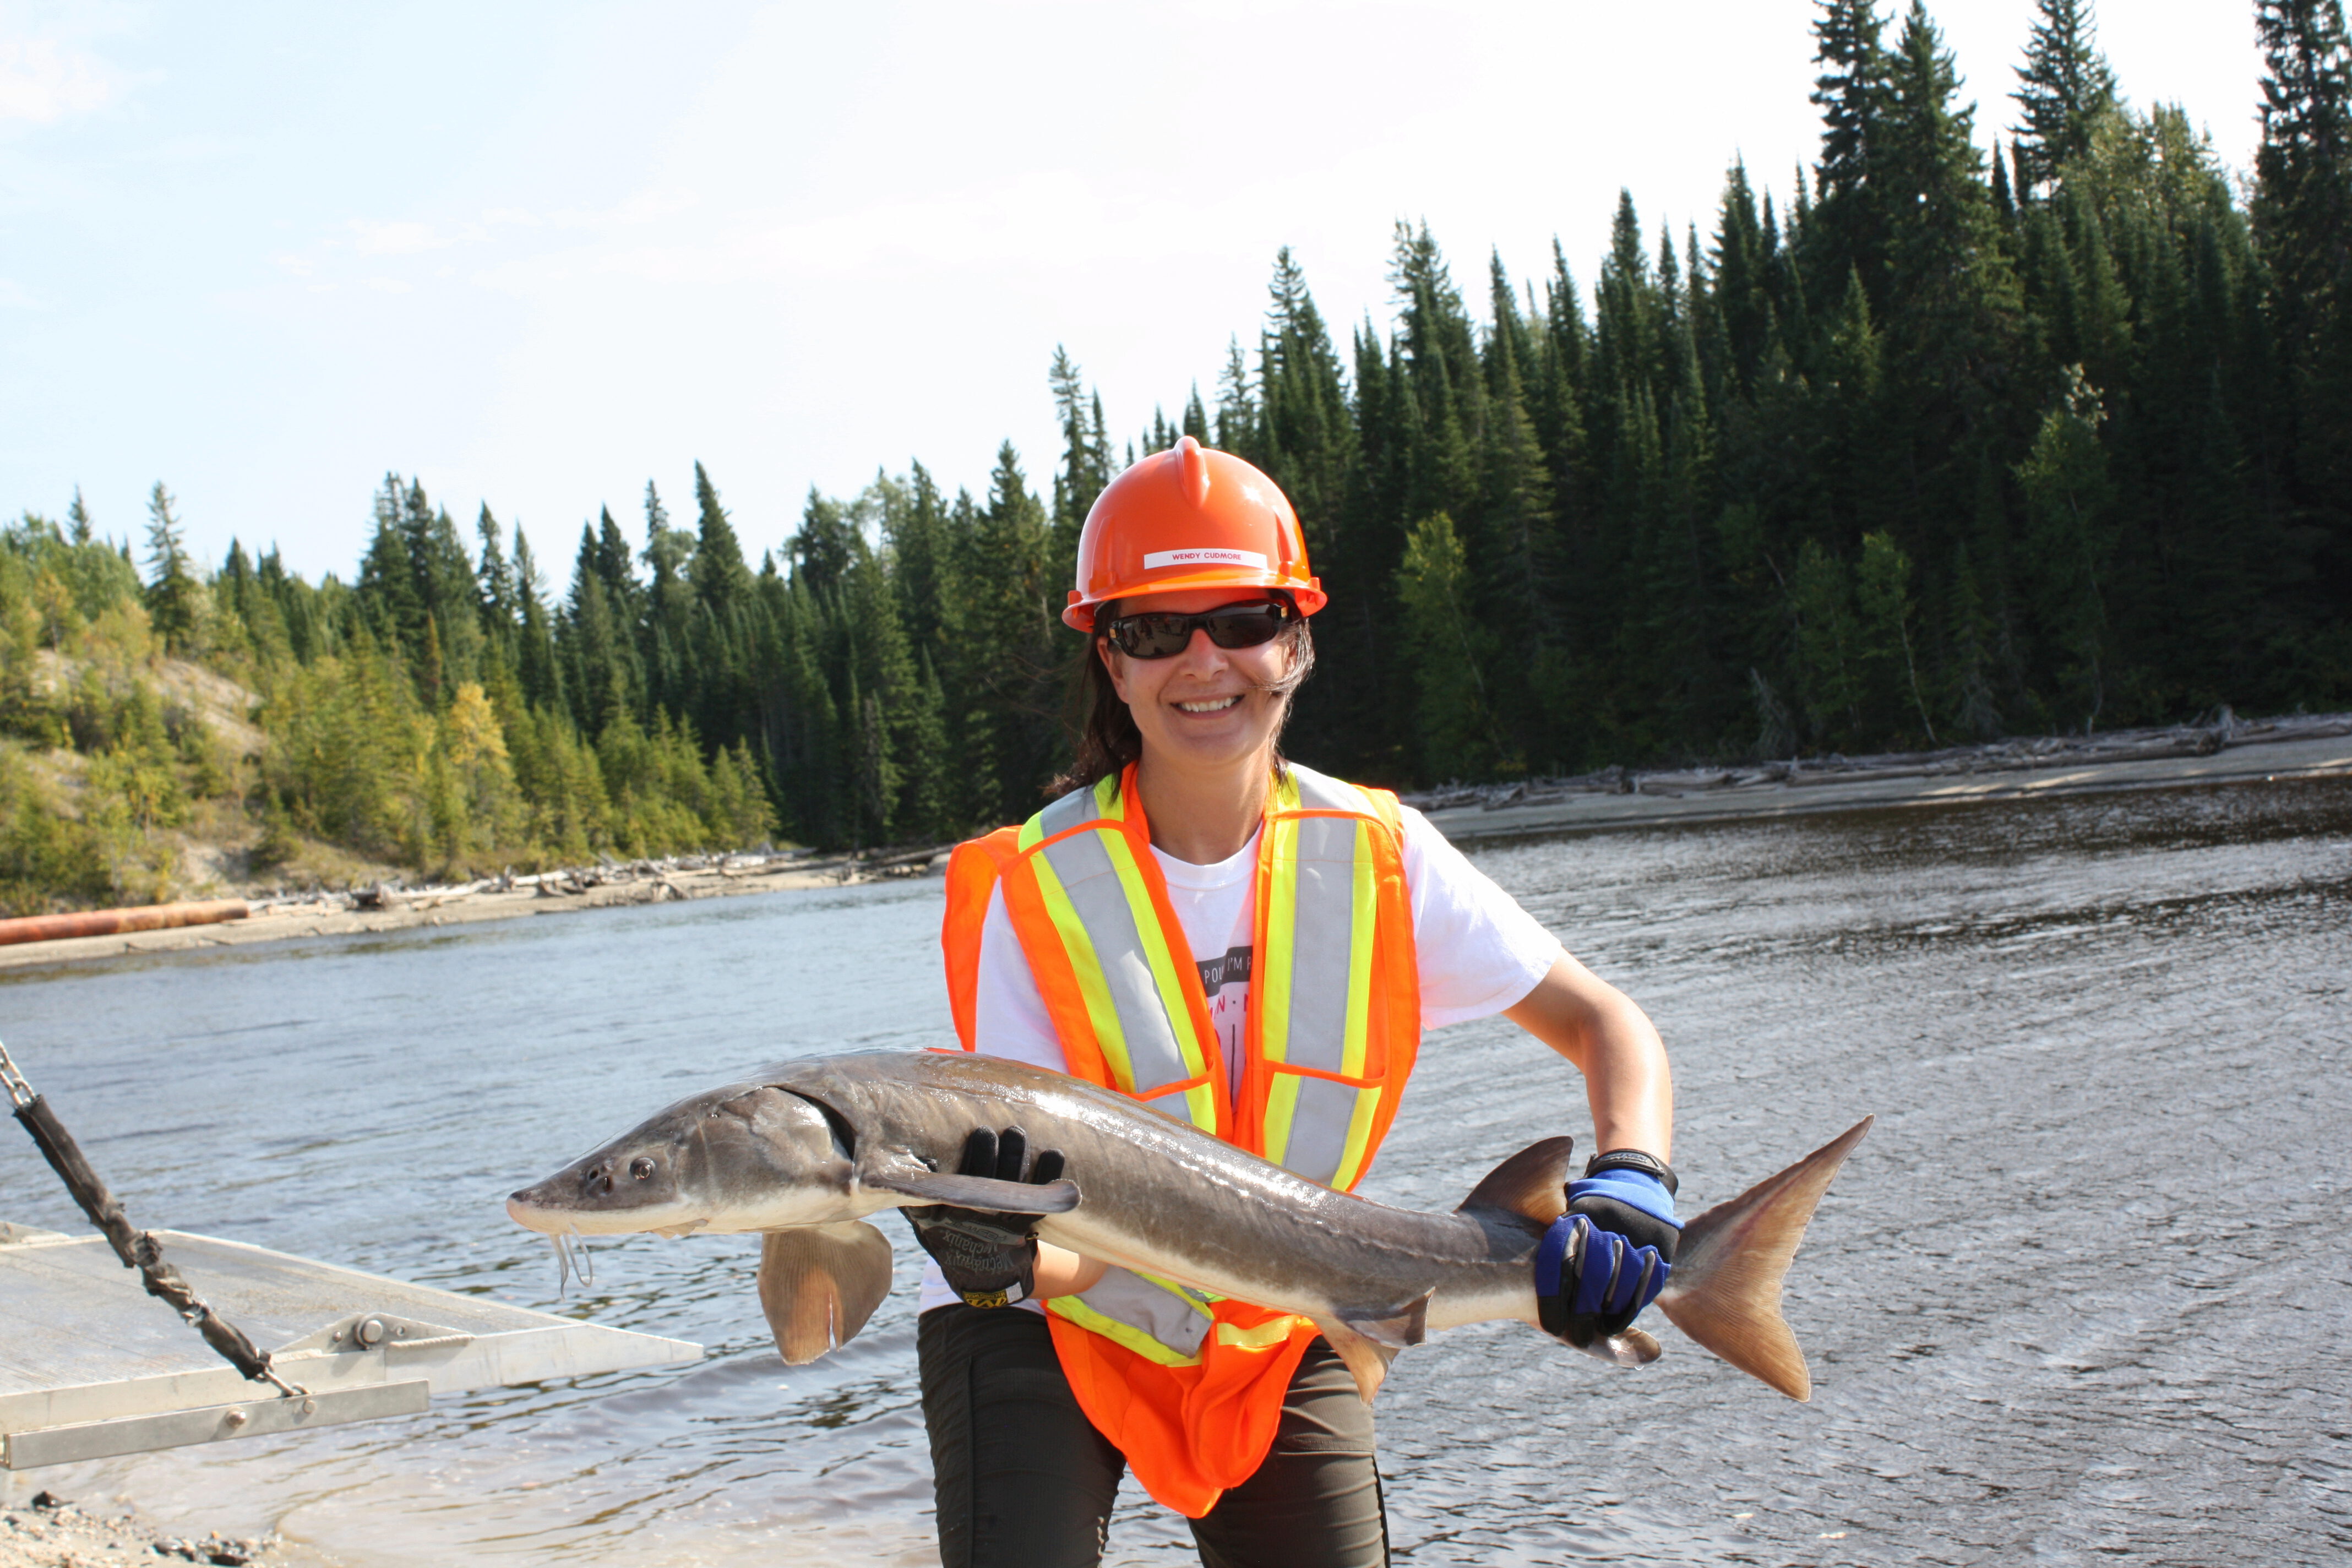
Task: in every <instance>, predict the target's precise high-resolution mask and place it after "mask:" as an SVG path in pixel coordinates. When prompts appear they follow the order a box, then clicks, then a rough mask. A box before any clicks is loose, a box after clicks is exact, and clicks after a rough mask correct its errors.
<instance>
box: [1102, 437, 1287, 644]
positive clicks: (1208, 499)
mask: <svg viewBox="0 0 2352 1568" xmlns="http://www.w3.org/2000/svg"><path fill="white" fill-rule="evenodd" d="M1193 588H1276V589H1280V590H1281V591H1282V592H1284V593H1286V594H1288V595H1290V596H1291V597H1292V598H1293V599H1295V600H1297V604H1298V613H1299V614H1300V615H1302V616H1311V615H1313V614H1314V613H1315V612H1316V611H1318V610H1319V609H1321V608H1322V607H1323V605H1324V603H1325V601H1326V600H1327V599H1328V597H1329V595H1327V594H1325V593H1324V592H1323V586H1322V584H1321V583H1320V581H1318V579H1317V578H1315V577H1313V576H1311V575H1309V574H1308V573H1307V539H1306V536H1305V535H1304V534H1303V533H1301V532H1300V531H1299V528H1298V514H1297V512H1295V511H1293V510H1291V509H1290V501H1289V499H1288V498H1287V497H1286V496H1285V495H1284V494H1283V493H1282V487H1281V486H1279V485H1277V484H1276V483H1275V482H1274V481H1273V480H1272V479H1267V478H1266V477H1265V475H1264V474H1262V473H1260V472H1259V471H1258V470H1257V469H1256V468H1254V467H1253V466H1251V465H1250V464H1248V463H1245V462H1244V461H1243V460H1242V459H1241V458H1236V457H1234V455H1233V454H1232V453H1231V452H1217V451H1212V450H1210V449H1209V448H1208V447H1203V446H1202V445H1201V443H1199V442H1198V441H1195V440H1194V439H1192V437H1190V436H1186V437H1182V438H1181V440H1179V441H1178V442H1177V443H1176V445H1175V446H1173V447H1170V448H1169V449H1168V450H1167V451H1165V452H1154V453H1153V454H1151V456H1150V457H1148V458H1144V459H1143V460H1142V461H1141V462H1139V463H1138V464H1136V465H1135V466H1134V467H1132V468H1129V469H1128V470H1127V472H1125V473H1123V474H1121V475H1119V476H1118V478H1117V479H1113V480H1111V482H1110V483H1109V484H1108V485H1106V486H1105V487H1103V493H1102V494H1101V495H1099V496H1097V497H1096V498H1095V504H1094V508H1093V510H1090V511H1088V512H1087V526H1086V530H1085V531H1084V532H1082V533H1080V534H1079V535H1078V574H1077V586H1076V587H1074V588H1072V589H1071V590H1070V603H1069V605H1068V607H1067V608H1066V609H1065V610H1063V612H1062V619H1063V620H1065V621H1066V622H1067V623H1069V624H1070V625H1071V626H1076V627H1077V628H1078V630H1080V631H1082V632H1090V631H1092V630H1094V629H1095V606H1097V605H1102V604H1106V603H1108V602H1109V601H1110V600H1112V599H1124V598H1129V597H1131V596H1133V595H1138V594H1180V593H1183V592H1186V591H1187V590H1190V589H1193Z"/></svg>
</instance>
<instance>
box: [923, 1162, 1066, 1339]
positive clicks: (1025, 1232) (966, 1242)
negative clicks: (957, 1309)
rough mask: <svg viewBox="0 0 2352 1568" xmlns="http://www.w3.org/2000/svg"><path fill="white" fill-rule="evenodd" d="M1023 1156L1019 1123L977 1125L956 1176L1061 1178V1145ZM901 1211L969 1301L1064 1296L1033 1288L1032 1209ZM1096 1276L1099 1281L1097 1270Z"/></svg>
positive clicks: (930, 1207) (1035, 1245)
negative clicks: (995, 1127) (998, 1128)
mask: <svg viewBox="0 0 2352 1568" xmlns="http://www.w3.org/2000/svg"><path fill="white" fill-rule="evenodd" d="M1028 1155H1029V1140H1028V1137H1027V1135H1026V1134H1024V1132H1023V1131H1021V1129H1019V1128H1018V1127H1008V1128H1006V1129H1005V1130H1004V1131H1003V1135H1002V1136H1000V1135H999V1134H997V1133H995V1132H993V1131H990V1130H989V1129H987V1128H985V1127H981V1128H975V1129H974V1130H973V1131H972V1134H971V1137H970V1138H968V1139H966V1140H965V1141H964V1146H963V1160H962V1163H961V1164H959V1165H958V1166H957V1167H956V1173H957V1174H958V1175H962V1176H985V1177H988V1178H990V1179H992V1180H994V1181H999V1182H1022V1183H1027V1184H1032V1185H1035V1186H1044V1185H1045V1184H1047V1183H1050V1182H1056V1181H1059V1180H1060V1179H1061V1176H1062V1169H1063V1161H1062V1152H1061V1151H1060V1150H1059V1149H1044V1150H1040V1151H1039V1152H1038V1154H1037V1158H1036V1159H1035V1161H1034V1162H1032V1161H1031V1160H1030V1159H1029V1157H1028ZM898 1212H899V1213H901V1214H903V1215H906V1216H907V1223H908V1224H909V1225H911V1226H914V1227H915V1240H916V1242H917V1243H918V1244H919V1245H920V1246H921V1247H922V1249H923V1250H924V1251H925V1252H928V1253H929V1254H930V1255H931V1257H932V1258H933V1259H934V1260H936V1261H937V1262H938V1264H939V1266H940V1273H941V1274H942V1275H944V1276H946V1278H947V1282H948V1288H949V1289H951V1290H953V1291H954V1292H955V1293H956V1294H957V1295H959V1296H961V1297H962V1298H963V1299H964V1301H965V1302H966V1304H968V1305H970V1306H974V1307H1003V1306H1009V1305H1011V1304H1012V1303H1013V1302H1015V1301H1025V1300H1028V1299H1029V1298H1031V1297H1033V1296H1037V1295H1063V1294H1066V1292H1065V1291H1061V1290H1052V1291H1041V1290H1040V1289H1038V1286H1037V1279H1036V1268H1037V1262H1038V1252H1039V1248H1040V1247H1041V1245H1042V1244H1041V1243H1040V1242H1039V1241H1038V1240H1037V1216H1036V1215H1034V1214H1019V1213H1014V1212H1013V1211H1010V1210H999V1209H973V1208H961V1207H958V1206H956V1205H950V1204H927V1205H923V1206H922V1207H919V1208H907V1209H901V1210H899V1211H898ZM1054 1250H1055V1252H1057V1253H1060V1255H1061V1256H1062V1257H1065V1258H1067V1257H1070V1256H1072V1255H1071V1254H1069V1253H1064V1252H1061V1249H1060V1248H1058V1247H1056V1248H1055V1249H1054ZM1099 1274H1100V1271H1099V1270H1097V1278H1099Z"/></svg>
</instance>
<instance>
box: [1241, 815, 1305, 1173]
mask: <svg viewBox="0 0 2352 1568" xmlns="http://www.w3.org/2000/svg"><path fill="white" fill-rule="evenodd" d="M1265 831H1266V834H1267V835H1268V843H1267V846H1266V852H1267V854H1268V855H1269V856H1270V857H1271V859H1270V861H1269V863H1268V871H1267V876H1266V879H1265V952H1261V953H1258V954H1257V955H1255V958H1254V959H1253V960H1252V964H1253V967H1254V968H1255V972H1256V973H1255V974H1254V975H1253V976H1252V977H1251V981H1250V989H1251V990H1252V991H1253V992H1255V995H1253V996H1252V997H1251V998H1250V1005H1251V1006H1253V1007H1255V1008H1256V1009H1257V1012H1258V1017H1259V1018H1260V1019H1261V1020H1262V1022H1260V1024H1259V1025H1258V1038H1259V1039H1260V1040H1261V1041H1263V1042H1264V1044H1265V1059H1266V1060H1268V1061H1270V1062H1282V1061H1288V1060H1289V1059H1290V974H1291V958H1292V955H1293V954H1294V952H1296V951H1297V941H1296V938H1297V931H1298V819H1297V818H1296V817H1289V816H1277V817H1276V818H1275V819H1274V820H1273V821H1271V822H1269V823H1267V824H1266V825H1265ZM1276 1158H1277V1159H1278V1156H1276Z"/></svg>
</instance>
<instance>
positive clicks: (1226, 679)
mask: <svg viewBox="0 0 2352 1568" xmlns="http://www.w3.org/2000/svg"><path fill="white" fill-rule="evenodd" d="M1266 597H1267V595H1264V594H1256V593H1252V592H1250V591H1248V590H1247V589H1238V590H1237V589H1232V588H1202V589H1196V590H1194V591H1192V592H1190V593H1182V594H1153V595H1146V596H1143V597H1139V598H1131V599H1122V600H1120V601H1119V602H1118V604H1117V605H1110V606H1107V607H1108V608H1110V609H1112V610H1115V611H1117V612H1118V614H1122V615H1134V614H1138V613H1139V612H1141V611H1144V610H1167V611H1172V612H1173V613H1175V614H1177V615H1185V616H1194V615H1200V614H1202V613H1203V612H1205V611H1209V610H1214V609H1221V608H1223V606H1225V605H1254V604H1258V603H1262V602H1263V601H1264V600H1265V598H1266ZM1107 618H1108V617H1107ZM1095 647H1096V651H1097V654H1098V655H1099V656H1100V658H1102V661H1103V663H1104V664H1105V665H1106V666H1107V667H1108V668H1109V670H1110V679H1111V684H1112V685H1113V686H1115V687H1117V688H1118V695H1119V697H1120V699H1121V700H1123V701H1125V702H1126V704H1127V706H1128V710H1129V712H1131V713H1133V714H1134V715H1135V727H1136V728H1137V729H1138V730H1139V731H1142V732H1143V752H1144V755H1145V756H1146V757H1147V758H1157V759H1159V760H1160V761H1161V762H1162V763H1172V764H1174V765H1176V766H1179V767H1183V768H1186V769H1188V770H1189V769H1218V768H1224V767H1234V766H1239V765H1244V764H1251V763H1255V762H1257V761H1258V760H1259V759H1261V758H1263V757H1264V756H1265V753H1266V752H1267V751H1268V750H1269V749H1270V748H1271V747H1272V745H1273V743H1274V737H1275V734H1276V731H1278V730H1279V729H1280V728H1281V726H1282V710H1283V704H1284V703H1286V702H1287V701H1288V700H1289V699H1288V698H1287V697H1283V696H1277V695H1276V694H1275V693H1274V692H1271V691H1269V690H1267V689H1266V688H1267V687H1268V686H1271V685H1273V684H1274V683H1275V682H1276V681H1278V680H1280V679H1282V678H1283V677H1284V676H1286V675H1287V674H1288V673H1290V649H1289V647H1288V645H1287V641H1286V639H1285V638H1282V637H1276V638H1275V639H1274V640H1273V641H1272V642H1266V643H1260V644H1259V645H1258V646H1257V647H1218V646H1217V645H1216V644H1214V643H1213V642H1211V641H1210V640H1209V634H1208V633H1207V632H1206V631H1203V630H1202V629H1201V628H1199V627H1197V626H1196V627H1194V628H1193V631H1192V641H1191V642H1189V643H1187V644H1186V645H1185V647H1184V651H1183V652H1181V653H1179V654H1174V655H1171V656H1170V657H1169V658H1129V657H1128V656H1127V655H1126V654H1123V653H1121V652H1119V651H1118V649H1117V648H1115V647H1112V646H1111V645H1110V643H1109V642H1108V640H1104V641H1099V642H1097V644H1096V645H1095Z"/></svg>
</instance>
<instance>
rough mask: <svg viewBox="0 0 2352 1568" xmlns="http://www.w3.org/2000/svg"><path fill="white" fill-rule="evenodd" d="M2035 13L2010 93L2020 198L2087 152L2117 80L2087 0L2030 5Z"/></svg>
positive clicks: (2112, 105)
mask: <svg viewBox="0 0 2352 1568" xmlns="http://www.w3.org/2000/svg"><path fill="white" fill-rule="evenodd" d="M2033 9H2034V23H2033V30H2032V34H2031V36H2030V37H2028V38H2027V41H2026V46H2025V63H2024V64H2023V65H2021V66H2019V67H2017V68H2016V70H2017V81H2018V86H2017V91H2016V92H2015V94H2013V95H2012V96H2013V97H2014V98H2015V99H2016V101H2017V107H2018V110H2019V111H2020V112H2021V113H2022V114H2023V115H2024V117H2025V124H2024V126H2023V127H2022V128H2021V130H2020V131H2019V132H2018V134H2017V138H2016V141H2015V142H2013V143H2012V145H2013V146H2014V148H2015V152H2016V159H2017V174H2018V182H2019V183H2018V189H2017V193H2016V194H2017V195H2018V196H2019V197H2020V198H2029V197H2032V196H2033V195H2037V194H2045V193H2046V192H2047V191H2048V190H2049V189H2050V188H2051V187H2052V186H2053V185H2055V184H2057V183H2058V179H2059V175H2060V174H2061V172H2062V171H2063V170H2064V169H2065V167H2066V165H2068V164H2069V163H2074V161H2076V160H2077V159H2079V158H2082V157H2084V155H2086V154H2087V153H2089V152H2090V150H2091V130H2092V127H2093V126H2094V125H2095V124H2096V123H2097V122H2098V121H2099V120H2100V119H2101V118H2102V117H2104V116H2106V115H2109V114H2113V113H2114V112H2116V75H2115V72H2114V70H2113V69H2111V68H2109V67H2108V65H2107V61H2106V57H2105V56H2104V55H2102V54H2101V53H2099V48H2098V42H2097V22H2096V19H2095V17H2094V16H2093V14H2092V9H2091V5H2090V0H2034V5H2033ZM1996 167H1997V165H1996Z"/></svg>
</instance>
